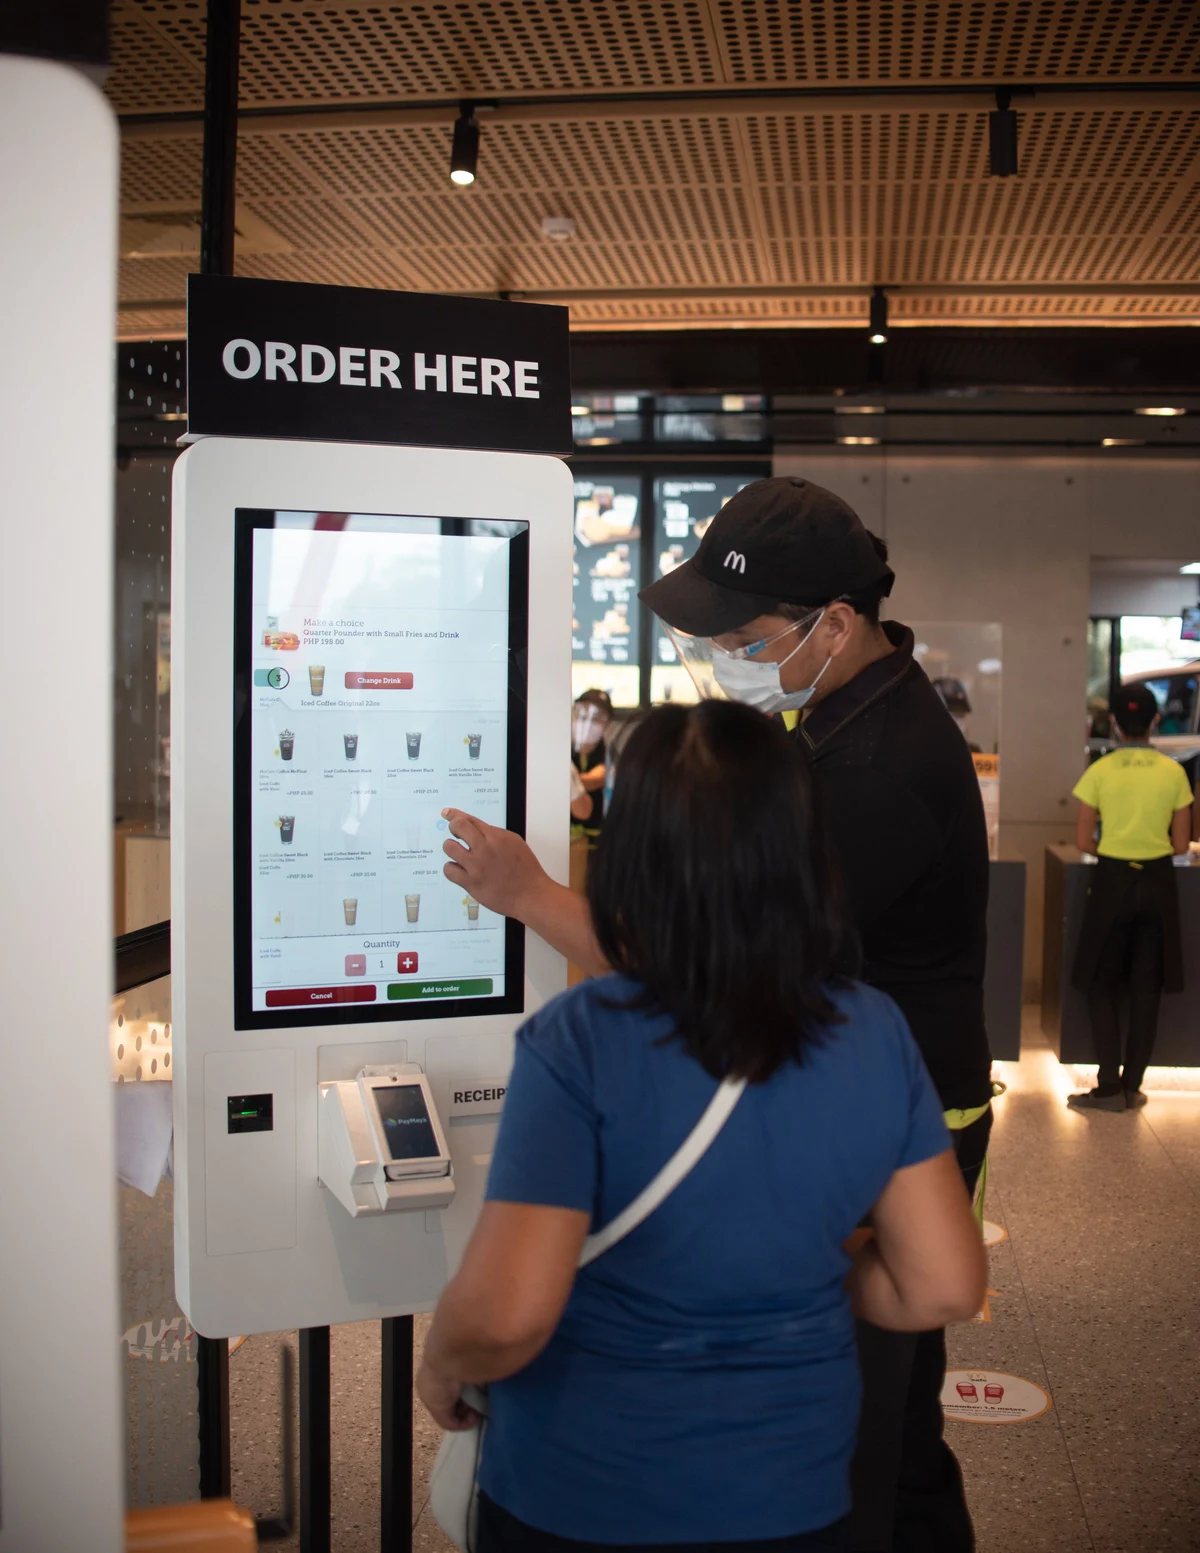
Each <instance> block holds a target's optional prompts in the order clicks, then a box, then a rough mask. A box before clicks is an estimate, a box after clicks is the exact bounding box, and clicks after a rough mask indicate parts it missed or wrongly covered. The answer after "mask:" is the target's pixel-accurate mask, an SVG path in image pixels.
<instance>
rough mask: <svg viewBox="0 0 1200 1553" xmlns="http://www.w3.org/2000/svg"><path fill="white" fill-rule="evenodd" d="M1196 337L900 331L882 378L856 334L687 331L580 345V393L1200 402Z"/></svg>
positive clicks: (576, 360)
mask: <svg viewBox="0 0 1200 1553" xmlns="http://www.w3.org/2000/svg"><path fill="white" fill-rule="evenodd" d="M1198 344H1200V334H1198V333H1197V331H1196V330H1195V329H1189V328H1176V329H1171V328H1120V329H1117V328H1105V327H1100V326H1098V327H1095V328H1092V327H1080V328H1059V329H1052V328H942V327H926V326H922V327H920V328H908V329H893V330H892V331H891V334H890V335H889V338H888V343H887V346H886V347H883V348H882V352H883V355H884V357H885V361H884V363H883V376H882V378H879V379H873V378H872V377H871V375H870V362H869V355H868V353H869V349H870V347H869V346H868V344H867V339H866V333H865V331H864V330H863V329H861V328H856V329H759V330H753V329H686V330H661V331H657V330H638V331H630V332H629V333H615V332H613V333H609V332H596V333H586V332H582V331H581V332H578V333H574V334H572V336H571V381H572V386H573V387H574V388H575V389H576V390H577V391H578V392H580V393H586V392H589V391H592V392H608V391H612V390H614V389H628V390H630V391H635V390H636V391H640V392H642V393H689V394H692V393H695V394H701V393H772V394H779V393H834V392H836V391H838V390H854V389H858V388H866V387H867V386H868V385H870V386H872V387H874V388H876V389H880V390H886V391H887V392H889V393H949V392H960V393H965V392H968V391H970V390H975V389H980V390H982V389H1004V388H1008V389H1018V390H1019V389H1036V390H1042V391H1045V390H1056V391H1057V390H1062V391H1091V392H1110V393H1112V392H1122V391H1125V392H1143V391H1144V392H1147V393H1159V392H1164V393H1165V392H1175V393H1189V394H1190V393H1197V392H1200V352H1198V351H1197V345H1198Z"/></svg>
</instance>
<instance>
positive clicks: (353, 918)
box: [342, 895, 358, 927]
mask: <svg viewBox="0 0 1200 1553" xmlns="http://www.w3.org/2000/svg"><path fill="white" fill-rule="evenodd" d="M342 916H343V917H344V918H345V919H346V926H347V927H353V926H354V925H355V923H356V922H357V921H358V896H357V895H348V896H346V898H345V900H343V901H342Z"/></svg>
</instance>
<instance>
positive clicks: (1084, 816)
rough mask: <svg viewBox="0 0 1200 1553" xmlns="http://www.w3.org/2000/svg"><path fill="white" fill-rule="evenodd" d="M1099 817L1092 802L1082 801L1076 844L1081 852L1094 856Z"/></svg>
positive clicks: (1076, 819) (1078, 816)
mask: <svg viewBox="0 0 1200 1553" xmlns="http://www.w3.org/2000/svg"><path fill="white" fill-rule="evenodd" d="M1099 818H1100V811H1099V810H1098V809H1093V808H1092V806H1091V804H1090V803H1082V802H1081V803H1080V805H1079V813H1078V814H1077V815H1076V816H1075V845H1076V847H1077V848H1078V849H1079V851H1080V852H1090V853H1091V855H1092V856H1093V857H1095V855H1096V848H1097V846H1098V845H1099V842H1098V841H1097V840H1096V821H1097V820H1098V819H1099ZM1185 850H1186V849H1185Z"/></svg>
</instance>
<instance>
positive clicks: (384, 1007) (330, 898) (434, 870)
mask: <svg viewBox="0 0 1200 1553" xmlns="http://www.w3.org/2000/svg"><path fill="white" fill-rule="evenodd" d="M571 503H572V485H571V477H570V474H569V472H568V471H567V469H566V467H565V466H564V465H563V464H562V463H560V462H559V461H558V460H557V459H556V458H551V457H545V456H535V455H528V454H521V453H485V452H474V451H466V452H464V451H451V450H441V449H430V448H401V447H389V446H382V445H356V444H352V443H313V442H302V441H287V442H285V441H269V440H265V439H257V438H254V439H251V438H245V439H232V438H231V439H226V438H219V437H211V438H205V439H203V440H201V441H199V442H198V443H197V444H196V445H195V446H193V447H191V448H189V449H188V450H187V451H186V452H185V453H184V454H183V456H182V457H181V458H180V459H179V461H178V463H177V465H176V471H175V493H174V510H173V526H174V533H173V600H172V606H173V620H174V630H175V641H174V643H173V664H172V670H173V681H172V701H173V705H172V749H173V752H174V754H175V755H176V757H177V758H176V760H175V768H176V775H175V780H174V784H173V790H172V968H173V978H174V979H173V987H172V992H173V1006H174V1032H173V1048H174V1051H173V1059H172V1062H173V1070H174V1080H175V1086H174V1087H175V1159H176V1198H175V1224H176V1258H175V1271H176V1289H177V1294H178V1298H179V1301H180V1304H181V1306H182V1307H183V1310H184V1312H185V1314H186V1315H187V1316H188V1317H189V1319H190V1320H191V1322H192V1323H193V1325H194V1326H195V1327H196V1329H197V1330H198V1331H200V1332H201V1333H203V1334H204V1335H205V1336H209V1337H222V1336H232V1335H235V1334H241V1333H249V1332H259V1331H273V1330H286V1329H295V1328H301V1327H311V1326H323V1325H328V1324H332V1323H336V1322H341V1321H353V1320H361V1319H367V1318H372V1317H376V1318H377V1317H380V1316H389V1315H402V1314H406V1313H409V1312H413V1311H417V1310H421V1309H428V1308H429V1307H430V1306H432V1304H433V1303H434V1302H435V1301H436V1299H437V1296H438V1294H439V1293H440V1291H441V1289H442V1287H443V1286H444V1284H445V1281H446V1279H447V1277H448V1276H449V1274H450V1273H451V1272H452V1271H453V1268H454V1266H455V1265H456V1263H457V1260H458V1258H459V1256H460V1255H461V1251H462V1247H463V1245H464V1244H465V1240H466V1237H467V1235H468V1234H469V1232H470V1230H471V1228H472V1226H473V1224H474V1221H475V1218H476V1217H477V1215H478V1212H479V1208H480V1205H481V1203H482V1199H483V1191H484V1186H485V1183H486V1178H487V1170H488V1165H489V1162H490V1156H491V1152H492V1147H493V1142H494V1137H495V1132H496V1127H497V1125H498V1122H499V1114H500V1110H501V1107H502V1105H503V1096H504V1092H505V1088H506V1085H507V1081H508V1072H509V1068H510V1065H511V1060H512V1042H513V1033H514V1031H515V1030H516V1028H517V1026H518V1025H519V1024H520V1023H521V1021H522V1019H524V1018H525V1017H526V1016H527V1015H528V1014H529V1013H531V1012H533V1010H534V1009H536V1008H537V1007H538V1006H540V1004H541V1003H543V1002H544V1001H545V1000H546V999H547V998H549V997H552V996H553V995H554V994H556V993H557V992H559V991H560V990H562V988H563V987H564V986H565V984H566V967H565V964H564V962H563V960H562V958H561V957H560V956H559V955H557V954H555V953H554V952H553V951H552V950H550V949H549V947H548V946H547V945H546V944H545V943H544V942H542V940H540V939H538V938H536V937H535V936H533V935H528V936H527V935H526V933H525V930H524V929H523V928H522V927H521V926H520V925H519V924H517V923H516V922H512V921H506V920H505V919H504V918H503V917H501V916H498V915H496V914H495V913H494V912H491V911H489V910H488V909H487V908H486V907H485V906H484V905H482V904H481V903H480V902H478V901H475V900H473V899H472V898H471V897H470V895H469V894H467V893H466V892H465V891H464V889H463V888H462V886H461V885H457V884H454V883H452V882H451V881H450V880H448V879H447V878H446V877H445V874H444V872H443V866H444V864H445V862H446V858H445V855H444V853H443V851H442V848H443V844H444V843H445V841H446V839H447V836H448V834H449V831H448V827H447V822H446V820H445V818H444V816H443V812H442V811H443V810H444V809H447V808H450V807H453V808H458V809H463V810H467V811H469V812H470V813H472V814H474V815H476V816H478V817H479V818H480V819H482V820H484V821H486V822H488V823H490V824H494V825H497V826H504V827H508V828H511V829H513V830H516V831H519V832H523V833H524V834H525V835H526V836H527V838H528V839H529V841H530V844H531V845H532V846H533V848H534V850H535V851H536V853H537V854H538V856H539V858H540V859H541V861H542V863H543V865H544V866H545V867H546V868H547V869H548V870H549V871H550V872H551V873H552V874H553V875H554V876H555V877H558V878H560V879H562V880H564V881H565V879H566V874H567V842H568V835H569V821H568V787H567V777H568V762H567V751H568V749H569V740H570V730H569V720H570V608H569V600H570V594H571Z"/></svg>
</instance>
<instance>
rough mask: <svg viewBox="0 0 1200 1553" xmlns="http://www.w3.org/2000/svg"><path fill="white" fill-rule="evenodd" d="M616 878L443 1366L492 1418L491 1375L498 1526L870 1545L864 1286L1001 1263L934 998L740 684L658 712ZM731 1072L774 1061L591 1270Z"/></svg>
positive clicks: (458, 1297)
mask: <svg viewBox="0 0 1200 1553" xmlns="http://www.w3.org/2000/svg"><path fill="white" fill-rule="evenodd" d="M588 894H589V899H590V904H591V911H592V919H593V922H594V924H595V930H596V934H597V938H598V940H599V944H600V947H601V949H602V951H603V952H604V954H605V956H606V958H607V960H608V963H609V964H610V965H612V966H613V967H614V970H615V974H614V975H612V976H609V977H605V978H602V979H600V980H596V981H591V982H586V983H584V984H583V985H582V986H579V987H576V988H575V989H573V990H572V991H570V992H568V993H566V994H565V995H564V996H562V997H559V998H557V999H555V1000H554V1001H553V1002H552V1003H549V1004H548V1005H547V1006H546V1007H545V1008H543V1009H541V1010H540V1011H539V1012H538V1013H537V1014H536V1015H534V1017H533V1018H532V1019H530V1020H529V1021H528V1022H527V1023H526V1024H525V1025H524V1027H523V1028H522V1029H521V1030H520V1032H519V1033H518V1036H517V1053H516V1060H515V1063H514V1067H513V1072H512V1079H511V1083H510V1087H509V1091H508V1095H507V1098H506V1102H505V1112H504V1119H503V1122H502V1124H501V1128H500V1134H499V1138H498V1141H497V1145H496V1153H495V1157H494V1159H493V1161H492V1170H491V1176H490V1179H489V1183H488V1194H487V1195H488V1201H487V1203H486V1204H485V1206H484V1210H483V1213H482V1215H481V1217H480V1221H479V1224H478V1226H477V1227H476V1230H475V1233H474V1235H473V1237H472V1239H471V1241H470V1243H469V1245H468V1247H467V1249H466V1252H465V1254H464V1257H463V1262H462V1266H461V1267H460V1269H459V1271H458V1273H457V1274H456V1276H455V1278H454V1279H453V1281H452V1282H451V1284H450V1285H449V1287H448V1288H447V1290H446V1292H445V1294H444V1295H443V1297H442V1300H441V1302H440V1304H439V1306H438V1310H437V1314H436V1316H435V1317H434V1321H433V1325H432V1327H431V1329H430V1333H429V1337H428V1341H427V1344H426V1348H425V1359H424V1364H423V1367H422V1370H421V1374H420V1377H419V1381H418V1384H419V1389H420V1393H421V1396H422V1398H423V1400H424V1401H425V1403H426V1405H427V1406H428V1407H429V1409H430V1411H431V1412H432V1413H433V1415H434V1417H435V1418H436V1419H437V1421H438V1422H439V1423H440V1424H441V1425H442V1426H443V1427H445V1428H448V1429H454V1428H461V1427H463V1426H464V1425H465V1424H467V1423H470V1422H472V1421H473V1417H474V1415H473V1414H472V1413H471V1412H470V1410H469V1409H467V1408H466V1407H465V1405H464V1404H463V1402H462V1399H461V1393H462V1387H463V1385H464V1384H467V1383H485V1382H487V1383H491V1390H490V1422H489V1425H488V1428H487V1432H486V1436H485V1442H484V1450H483V1459H482V1464H481V1468H480V1477H479V1482H480V1489H481V1498H480V1515H479V1544H478V1545H479V1553H508V1550H513V1553H516V1550H520V1553H563V1550H569V1549H576V1550H578V1549H584V1550H586V1549H594V1550H599V1549H610V1548H612V1549H616V1548H622V1549H630V1548H636V1549H642V1550H643V1553H646V1550H657V1549H663V1550H667V1549H670V1550H672V1553H685V1550H688V1549H699V1548H704V1549H730V1550H733V1549H747V1550H749V1549H760V1550H768V1549H769V1550H775V1553H801V1550H810V1549H811V1550H817V1549H825V1548H838V1547H842V1546H843V1545H844V1544H843V1536H844V1530H845V1528H844V1524H843V1523H844V1519H845V1517H846V1515H847V1513H848V1511H849V1508H850V1491H849V1482H848V1472H849V1465H850V1457H851V1454H852V1452H853V1449H854V1442H855V1435H856V1431H857V1426H858V1406H859V1380H858V1367H857V1359H856V1354H855V1343H854V1325H853V1316H854V1314H856V1313H857V1314H859V1315H861V1316H865V1317H866V1318H867V1319H869V1320H871V1321H873V1322H875V1323H876V1324H877V1325H880V1326H886V1327H893V1328H897V1329H900V1330H913V1331H924V1330H928V1329H931V1328H934V1327H938V1326H941V1325H944V1324H945V1323H946V1322H948V1321H956V1320H967V1319H969V1318H970V1317H971V1316H972V1315H974V1313H975V1312H976V1311H977V1310H978V1308H979V1305H980V1303H981V1301H982V1296H983V1288H984V1270H985V1264H984V1253H983V1248H982V1243H981V1240H980V1236H979V1231H978V1228H977V1226H976V1224H975V1221H974V1218H973V1216H972V1214H971V1210H970V1204H969V1202H968V1199H967V1195H966V1192H965V1190H964V1187H963V1183H962V1178H961V1176H960V1174H959V1172H958V1170H957V1169H956V1167H955V1164H954V1156H953V1154H952V1152H951V1151H950V1147H949V1140H948V1137H947V1134H946V1131H945V1128H944V1125H943V1122H942V1117H941V1107H940V1105H939V1103H938V1101H937V1098H936V1096H935V1094H934V1091H933V1088H932V1085H931V1084H930V1081H929V1078H928V1075H927V1074H926V1072H925V1068H924V1065H923V1064H922V1061H921V1058H920V1055H919V1054H918V1052H917V1050H916V1047H915V1046H914V1044H913V1041H912V1038H911V1036H910V1035H909V1032H908V1028H907V1026H906V1024H905V1022H904V1019H903V1016H902V1015H901V1014H900V1012H899V1010H898V1009H897V1008H896V1006H895V1004H894V1003H892V1002H891V1000H890V999H889V998H887V997H886V996H884V995H883V994H882V993H879V992H876V991H874V990H872V989H870V988H868V987H866V986H863V985H862V984H860V983H858V982H855V981H853V980H851V979H850V978H849V976H848V975H847V974H846V973H845V967H846V966H847V965H849V964H850V950H849V935H848V929H847V927H846V919H845V918H844V916H843V913H842V910H841V905H840V901H839V897H838V893H837V889H836V885H835V883H834V881H833V880H832V878H831V876H830V873H829V869H828V866H827V863H826V860H825V855H824V846H823V844H822V841H821V832H820V828H819V824H818V823H817V821H816V818H815V816H814V810H813V791H812V785H811V781H810V778H809V775H808V770H807V767H806V766H805V764H804V762H803V758H802V756H801V755H800V754H799V753H798V752H797V750H796V748H795V746H794V744H793V743H792V741H791V740H789V739H788V738H787V736H786V734H785V733H784V731H783V729H782V728H780V727H778V726H776V725H775V724H773V723H771V722H770V721H769V720H768V719H767V718H765V717H763V716H761V715H760V714H759V713H757V712H755V711H753V710H751V709H750V708H748V707H744V706H739V705H736V704H731V703H726V702H715V701H714V702H705V703H702V704H701V705H700V706H698V707H694V708H690V709H688V708H684V707H663V708H661V709H659V710H658V711H656V712H654V713H652V714H651V715H650V716H649V717H648V718H647V719H646V721H645V723H644V724H643V725H642V726H641V727H639V728H638V729H637V730H636V731H635V732H634V733H633V735H632V736H631V737H630V739H629V742H628V745H627V746H626V749H625V752H624V755H623V758H622V762H621V771H620V777H619V780H618V782H617V786H616V790H615V793H614V797H613V804H612V810H611V815H610V823H609V824H608V825H606V827H605V829H604V832H603V835H602V837H601V840H600V844H599V847H598V849H597V851H596V853H595V856H594V859H593V864H592V869H591V873H590V877H589V883H588ZM726 1076H733V1077H744V1078H746V1079H747V1080H748V1087H747V1089H746V1090H745V1092H744V1094H743V1095H742V1098H741V1099H740V1101H739V1102H738V1104H737V1106H736V1108H735V1109H734V1111H733V1114H732V1115H731V1116H730V1118H729V1119H728V1121H727V1122H726V1124H725V1126H724V1128H723V1130H722V1131H721V1133H720V1134H719V1136H718V1137H717V1138H716V1140H715V1141H714V1142H713V1144H712V1145H711V1147H710V1148H709V1149H708V1151H707V1153H706V1154H705V1155H704V1157H703V1158H702V1159H701V1160H700V1162H699V1163H698V1164H697V1165H696V1166H695V1168H694V1169H693V1170H692V1171H691V1173H690V1174H689V1175H688V1176H687V1177H686V1179H684V1180H683V1182H682V1183H681V1184H680V1185H679V1186H678V1187H677V1188H676V1189H675V1190H674V1192H672V1194H671V1195H670V1196H669V1197H668V1198H667V1199H666V1200H665V1202H663V1203H662V1205H661V1206H660V1207H659V1208H658V1209H657V1210H656V1211H655V1212H654V1213H653V1214H652V1215H651V1216H650V1217H649V1218H648V1219H647V1220H646V1221H645V1222H644V1223H642V1224H641V1225H640V1226H639V1227H638V1228H637V1229H636V1230H634V1231H633V1232H632V1233H631V1234H630V1235H628V1236H627V1238H625V1239H623V1240H621V1241H619V1242H618V1243H617V1244H616V1245H615V1246H614V1247H613V1248H612V1249H611V1250H610V1251H608V1252H607V1253H605V1254H604V1255H603V1256H601V1257H600V1258H599V1259H598V1260H596V1261H595V1262H593V1263H591V1265H589V1266H588V1267H587V1268H586V1269H584V1270H582V1271H578V1272H577V1264H578V1261H579V1255H580V1251H581V1248H582V1246H583V1243H584V1239H585V1237H586V1236H587V1235H588V1234H589V1232H591V1231H592V1230H594V1229H596V1228H598V1227H600V1226H602V1225H604V1224H607V1223H608V1222H609V1221H610V1220H612V1219H613V1218H614V1217H615V1216H616V1215H617V1214H618V1213H620V1212H621V1210H622V1209H623V1208H625V1207H626V1206H627V1205H628V1204H629V1203H630V1202H631V1201H632V1200H633V1198H635V1197H636V1196H637V1195H638V1194H639V1193H640V1192H641V1191H642V1189H643V1188H644V1187H645V1186H646V1185H647V1183H648V1182H649V1181H650V1180H652V1179H653V1178H654V1176H655V1175H656V1174H657V1172H658V1171H659V1170H660V1169H661V1168H662V1166H663V1165H664V1164H665V1163H666V1161H667V1160H668V1159H670V1158H671V1156H672V1155H673V1154H674V1153H675V1151H676V1150H677V1149H678V1147H679V1146H680V1144H681V1143H682V1142H683V1140H684V1139H685V1138H686V1137H687V1136H688V1134H689V1133H690V1132H691V1130H692V1128H693V1127H694V1125H695V1123H696V1122H697V1120H698V1119H699V1117H700V1116H701V1114H702V1113H703V1112H704V1110H705V1108H706V1106H707V1105H708V1103H709V1101H710V1100H711V1099H712V1097H713V1094H714V1092H715V1089H716V1087H717V1085H718V1083H719V1082H720V1080H721V1079H722V1078H724V1077H726ZM868 1215H870V1223H871V1226H872V1228H873V1234H871V1235H870V1236H866V1237H864V1236H863V1235H862V1234H857V1235H856V1227H857V1226H859V1225H860V1224H861V1223H862V1222H863V1220H864V1219H865V1218H866V1217H867V1216H868ZM851 1237H853V1238H854V1241H855V1242H857V1243H858V1244H857V1249H856V1250H855V1251H854V1252H853V1254H852V1253H851V1249H850V1247H848V1246H847V1241H848V1240H851Z"/></svg>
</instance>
